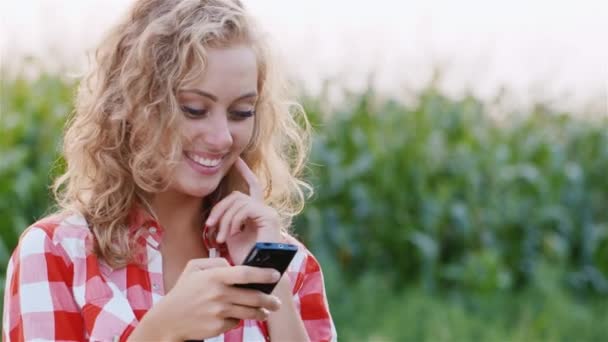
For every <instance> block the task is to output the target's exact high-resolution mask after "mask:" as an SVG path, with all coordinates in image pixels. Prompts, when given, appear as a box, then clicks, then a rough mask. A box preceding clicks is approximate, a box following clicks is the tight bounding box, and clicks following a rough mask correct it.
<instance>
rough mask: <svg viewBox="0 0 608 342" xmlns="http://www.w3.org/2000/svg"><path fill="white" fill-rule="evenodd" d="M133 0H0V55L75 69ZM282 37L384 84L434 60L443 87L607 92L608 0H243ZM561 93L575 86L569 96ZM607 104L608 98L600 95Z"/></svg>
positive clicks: (581, 94)
mask: <svg viewBox="0 0 608 342" xmlns="http://www.w3.org/2000/svg"><path fill="white" fill-rule="evenodd" d="M131 2H132V0H88V1H87V0H20V1H10V0H8V1H4V2H2V3H1V5H0V15H1V16H2V18H1V19H2V35H1V37H0V49H1V57H2V60H3V63H7V64H5V65H8V64H10V63H11V62H13V61H15V60H18V59H19V56H22V55H24V54H33V55H35V56H39V57H40V58H43V59H45V60H47V61H48V62H49V63H51V64H57V63H59V64H61V65H64V66H65V67H66V68H67V69H69V70H73V71H76V70H78V68H79V67H82V65H83V63H84V60H85V59H84V53H85V50H87V49H91V48H92V47H94V46H95V42H96V41H97V39H98V38H99V36H100V35H101V33H102V32H103V31H104V30H105V29H107V28H108V27H109V26H110V25H111V24H112V22H113V21H114V20H115V19H116V18H117V17H118V15H120V14H121V13H122V12H124V11H125V10H126V9H127V7H128V5H129V4H130V3H131ZM244 2H245V3H246V4H247V5H248V7H249V8H250V9H251V10H252V11H253V12H254V14H256V15H257V16H258V17H259V19H260V20H261V22H262V24H263V25H264V26H265V27H266V28H267V29H268V31H270V33H271V34H272V35H273V36H274V37H275V39H276V40H277V41H278V42H279V46H280V48H281V50H282V51H283V55H285V56H286V58H285V60H286V61H287V63H288V66H289V68H290V71H291V73H292V75H293V76H294V77H297V78H299V79H302V80H304V81H305V82H306V84H307V85H308V86H309V87H310V89H313V90H314V89H316V88H317V87H318V85H319V80H320V79H323V78H332V79H338V80H340V81H341V82H342V83H343V84H346V85H347V86H348V87H353V88H356V87H359V86H361V85H362V84H364V83H365V81H366V80H367V79H368V75H369V72H370V71H373V72H374V74H375V77H376V80H375V82H376V86H377V88H379V89H380V90H382V91H387V92H393V93H400V92H402V91H403V90H402V89H404V87H408V88H414V89H416V88H418V87H420V86H421V85H422V84H424V82H426V81H427V80H428V78H429V76H430V74H431V70H432V67H433V66H437V65H439V66H441V67H442V68H444V69H445V81H444V84H443V87H444V89H445V90H446V91H447V92H449V93H452V94H458V93H460V92H462V91H463V89H465V88H473V89H474V91H475V92H476V93H477V94H479V95H480V96H485V97H491V96H492V95H493V94H495V93H496V91H497V90H498V88H499V87H500V86H501V85H504V86H506V87H507V88H509V89H512V90H513V92H514V94H516V95H517V98H518V99H519V100H522V101H525V100H526V99H527V98H529V97H534V98H544V97H551V98H555V97H559V98H562V99H567V101H568V102H569V103H577V104H582V103H584V102H585V101H587V100H588V99H589V98H592V97H595V98H598V97H608V1H606V0H578V1H563V0H510V1H505V0H459V1H453V0H446V1H438V0H434V1H429V0H425V1H420V0H416V1H412V0H374V1H369V0H368V1H358V0H349V1H338V0H332V1H329V0H301V1H292V0H244ZM565 94H570V95H568V96H565ZM605 102H606V103H607V104H606V105H608V99H606V101H605Z"/></svg>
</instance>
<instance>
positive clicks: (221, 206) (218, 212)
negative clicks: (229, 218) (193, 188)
mask: <svg viewBox="0 0 608 342" xmlns="http://www.w3.org/2000/svg"><path fill="white" fill-rule="evenodd" d="M242 196H247V195H245V194H244V193H242V192H239V191H233V192H232V193H231V194H230V195H228V196H226V197H224V198H223V199H222V200H221V201H219V202H218V203H217V204H216V205H214V206H213V209H211V212H210V213H209V216H208V217H207V221H205V224H206V225H208V226H214V225H215V224H217V221H218V220H219V218H220V217H222V215H224V212H225V211H226V210H227V209H228V208H229V207H230V206H231V205H232V203H233V202H234V201H236V200H237V199H239V198H241V197H242Z"/></svg>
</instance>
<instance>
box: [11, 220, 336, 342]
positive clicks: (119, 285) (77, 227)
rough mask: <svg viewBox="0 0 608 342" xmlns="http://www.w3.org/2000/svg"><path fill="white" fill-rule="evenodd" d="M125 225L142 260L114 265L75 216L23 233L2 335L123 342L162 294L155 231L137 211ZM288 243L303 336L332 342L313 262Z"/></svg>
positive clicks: (244, 328)
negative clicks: (99, 253) (292, 255)
mask: <svg viewBox="0 0 608 342" xmlns="http://www.w3.org/2000/svg"><path fill="white" fill-rule="evenodd" d="M136 212H137V211H136ZM130 229H131V231H132V232H133V231H137V230H140V229H144V230H145V231H144V234H141V235H140V238H139V239H138V240H137V241H138V243H140V244H141V245H142V246H143V247H144V248H143V255H142V256H143V257H144V259H143V260H147V263H145V262H144V263H143V264H144V265H143V266H141V265H138V264H136V263H132V264H129V265H127V266H126V267H124V268H120V269H111V268H110V267H109V266H108V265H107V264H105V263H104V262H103V261H100V260H99V259H98V258H97V257H96V256H95V255H94V254H93V253H92V252H91V251H92V246H93V240H92V239H93V235H92V233H91V231H90V230H89V228H88V226H87V223H86V221H85V220H84V218H83V217H82V216H80V215H73V216H69V217H66V216H63V217H62V216H59V215H56V216H50V217H47V218H44V219H42V220H40V221H39V222H37V223H35V224H33V225H32V226H31V227H29V228H28V229H27V230H26V231H24V232H23V234H22V235H21V238H20V240H19V244H18V246H17V248H16V249H15V250H14V252H13V254H12V256H11V259H10V260H9V263H8V269H7V277H6V287H5V294H4V313H3V322H2V323H3V324H2V340H3V341H34V340H35V341H55V340H62V341H85V340H87V341H117V340H118V341H126V340H127V338H128V336H129V335H130V334H131V333H132V332H133V330H134V329H135V327H136V326H137V323H138V322H139V320H141V318H142V317H143V316H144V314H145V313H146V312H147V311H148V310H149V309H150V308H151V307H152V306H153V305H154V304H156V303H157V302H158V301H159V300H160V299H161V298H162V297H163V296H164V289H163V273H162V255H161V253H160V250H159V247H160V243H161V241H162V229H161V228H160V227H159V225H158V223H157V222H155V221H154V220H152V219H151V218H150V217H149V216H148V215H143V214H141V213H140V212H137V214H135V215H132V216H131V221H130ZM201 238H202V236H201ZM288 242H290V243H294V244H297V245H298V246H299V248H298V253H297V254H296V256H295V258H294V260H293V261H292V263H291V264H290V266H289V268H288V269H287V271H286V274H287V276H288V277H289V279H290V281H291V285H292V289H293V294H294V295H293V298H294V301H295V303H296V306H297V307H298V308H299V311H300V314H301V317H302V320H303V322H304V326H305V327H306V330H307V332H308V335H309V337H310V339H311V340H312V341H335V340H337V337H336V330H335V327H334V324H333V322H332V319H331V315H330V313H329V309H328V304H327V298H326V296H325V288H324V283H323V275H322V273H321V269H320V267H319V264H318V262H317V261H316V260H315V258H314V256H313V255H312V254H311V253H310V252H309V251H308V250H307V249H306V248H305V247H304V246H303V245H302V244H301V243H299V242H297V241H296V240H295V239H294V238H292V237H289V241H288ZM220 256H222V257H228V256H227V255H223V254H221V255H220ZM206 341H214V342H215V341H225V342H232V341H268V328H267V326H266V323H265V322H260V321H253V320H245V321H241V322H240V324H239V325H238V326H236V327H235V328H233V329H232V330H230V331H227V332H226V333H224V334H222V335H219V336H216V337H214V338H212V339H207V340H206Z"/></svg>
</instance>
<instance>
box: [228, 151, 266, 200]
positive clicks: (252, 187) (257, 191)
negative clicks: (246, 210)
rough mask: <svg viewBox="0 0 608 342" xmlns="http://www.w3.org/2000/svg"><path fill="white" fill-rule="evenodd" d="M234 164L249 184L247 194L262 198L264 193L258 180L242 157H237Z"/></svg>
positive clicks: (257, 198)
mask: <svg viewBox="0 0 608 342" xmlns="http://www.w3.org/2000/svg"><path fill="white" fill-rule="evenodd" d="M234 166H235V167H236V169H237V170H238V171H239V173H240V174H241V176H243V179H245V182H247V185H248V186H249V196H251V197H252V198H254V199H256V200H263V199H264V194H263V192H262V187H261V186H260V182H259V181H258V178H257V177H256V175H255V173H253V171H251V169H250V168H249V166H248V165H247V163H245V161H244V160H243V158H241V157H239V158H238V159H237V160H236V162H235V163H234Z"/></svg>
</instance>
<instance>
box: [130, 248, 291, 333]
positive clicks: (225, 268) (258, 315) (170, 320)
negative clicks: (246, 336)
mask: <svg viewBox="0 0 608 342" xmlns="http://www.w3.org/2000/svg"><path fill="white" fill-rule="evenodd" d="M278 279H279V273H278V272H276V271H275V270H271V269H262V268H255V267H249V266H232V267H231V266H230V265H229V264H228V262H227V261H226V259H223V258H212V259H192V260H190V261H189V262H188V264H187V265H186V267H185V268H184V271H183V272H182V274H181V275H180V277H179V279H178V280H177V282H176V283H175V286H174V288H173V289H172V290H171V291H170V292H169V293H168V294H167V295H166V296H165V297H164V298H163V299H162V300H161V301H160V302H159V303H158V304H157V305H155V306H153V307H152V309H151V310H150V311H149V312H148V313H146V315H145V316H144V318H143V319H142V321H141V322H140V324H139V325H138V327H137V328H136V329H135V331H134V332H133V333H132V334H131V336H130V340H132V341H137V340H149V339H150V338H152V339H159V338H166V339H169V340H172V341H184V340H189V339H204V338H209V337H213V336H217V335H219V334H221V333H223V332H225V331H227V330H230V329H232V328H233V327H234V326H236V325H237V324H238V323H239V321H240V320H243V319H253V320H265V319H266V318H267V317H268V311H276V310H278V309H279V306H280V302H279V300H278V298H276V297H274V296H271V295H266V294H265V293H262V292H260V291H256V290H251V289H243V288H238V287H235V286H233V285H234V284H247V283H274V282H276V281H277V280H278Z"/></svg>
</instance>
